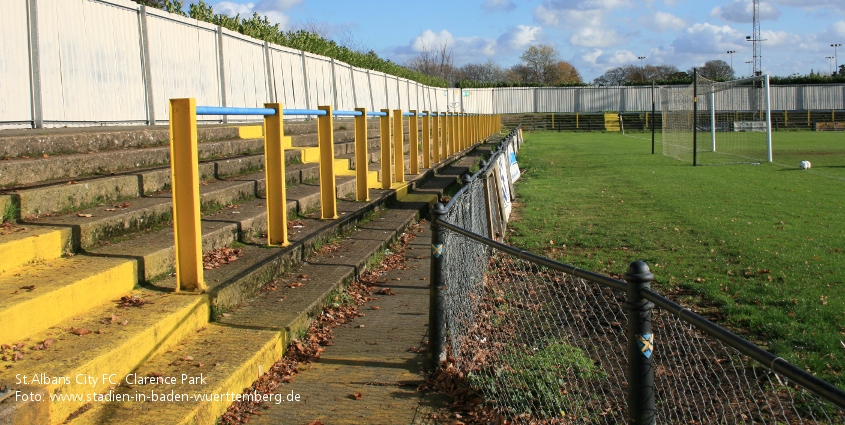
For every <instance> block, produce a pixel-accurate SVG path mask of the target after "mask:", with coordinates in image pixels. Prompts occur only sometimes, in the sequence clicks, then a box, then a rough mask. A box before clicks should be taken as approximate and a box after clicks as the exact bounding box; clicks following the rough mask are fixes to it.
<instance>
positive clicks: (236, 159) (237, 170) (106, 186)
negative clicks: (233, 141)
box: [0, 142, 377, 217]
mask: <svg viewBox="0 0 845 425" xmlns="http://www.w3.org/2000/svg"><path fill="white" fill-rule="evenodd" d="M371 145H373V142H371ZM374 146H377V144H375V145H374ZM262 147H263V145H262ZM350 149H351V150H352V152H354V143H351V142H349V143H340V144H338V145H337V149H336V151H342V152H346V151H348V150H350ZM306 152H307V153H309V154H310V156H309V157H308V161H309V162H316V161H317V160H318V158H319V152H318V149H317V148H292V149H288V150H286V152H285V159H286V162H287V163H288V165H287V167H286V168H288V170H287V171H288V182H290V183H299V182H302V181H304V180H308V179H309V178H312V177H313V174H314V173H313V172H312V173H308V174H307V175H302V176H300V178H297V174H296V172H295V170H296V169H298V168H301V166H302V165H303V164H297V163H295V162H303V160H304V159H305V153H306ZM136 153H137V152H136ZM167 155H168V157H169V151H168V152H167ZM344 155H346V154H345V153H344ZM48 160H53V161H61V158H48ZM0 165H2V164H0ZM33 165H35V164H33ZM342 167H348V165H342ZM263 168H264V155H263V154H251V155H236V156H230V157H227V158H223V159H218V160H205V161H203V162H200V164H199V173H200V178H201V179H212V178H225V177H230V176H237V175H241V174H244V173H245V172H250V171H257V170H261V169H263ZM305 168H307V167H305ZM342 169H345V168H342ZM170 174H171V170H170V167H169V166H159V167H152V168H146V169H140V170H136V171H129V172H125V173H121V174H117V175H109V176H102V177H88V178H80V179H78V181H72V182H68V181H65V180H62V181H60V182H56V183H54V184H41V185H39V186H36V187H31V188H21V189H18V190H14V191H8V192H7V194H6V195H3V194H0V198H4V197H6V198H14V199H15V203H16V205H18V206H19V215H20V217H28V216H31V215H38V214H51V213H57V212H67V211H73V210H76V209H79V208H80V207H82V206H85V205H92V204H98V203H103V202H109V201H117V200H124V199H131V198H134V197H137V196H139V195H140V194H151V193H155V192H158V191H161V190H165V189H167V188H169V187H170ZM7 202H12V201H11V199H9V200H8V201H7Z"/></svg>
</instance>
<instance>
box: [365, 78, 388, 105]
mask: <svg viewBox="0 0 845 425" xmlns="http://www.w3.org/2000/svg"><path fill="white" fill-rule="evenodd" d="M370 91H371V92H372V96H373V110H374V111H380V110H382V109H390V106H389V104H388V101H387V76H386V75H385V74H383V73H381V72H376V71H370Z"/></svg>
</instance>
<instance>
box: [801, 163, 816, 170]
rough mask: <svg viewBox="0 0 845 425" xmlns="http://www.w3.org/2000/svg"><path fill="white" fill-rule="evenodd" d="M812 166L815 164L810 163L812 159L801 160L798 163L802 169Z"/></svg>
mask: <svg viewBox="0 0 845 425" xmlns="http://www.w3.org/2000/svg"><path fill="white" fill-rule="evenodd" d="M812 166H813V164H810V161H801V162H799V163H798V168H800V169H802V170H807V169H809V168H810V167H812Z"/></svg>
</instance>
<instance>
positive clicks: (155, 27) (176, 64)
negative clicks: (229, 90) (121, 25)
mask: <svg viewBox="0 0 845 425" xmlns="http://www.w3.org/2000/svg"><path fill="white" fill-rule="evenodd" d="M147 38H148V40H149V45H150V57H149V63H150V75H151V81H150V85H151V88H152V92H153V105H154V109H155V117H156V121H157V122H167V121H168V119H169V118H168V115H169V113H170V99H175V98H186V97H193V98H196V100H197V105H204V106H221V105H222V103H221V93H220V72H219V71H220V65H219V60H218V47H217V33H216V27H214V26H213V25H211V24H206V23H203V22H197V21H196V20H195V19H188V18H182V17H177V16H174V15H172V14H170V13H167V12H163V11H159V10H154V9H151V8H147ZM175 40H179V42H178V44H177V42H176V41H175ZM202 119H209V120H210V119H214V120H217V119H220V118H219V117H215V116H205V117H202Z"/></svg>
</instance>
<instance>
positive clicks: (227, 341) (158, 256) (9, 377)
mask: <svg viewBox="0 0 845 425" xmlns="http://www.w3.org/2000/svg"><path fill="white" fill-rule="evenodd" d="M450 162H451V161H450ZM440 166H441V167H443V166H444V164H441V165H440ZM447 170H451V167H449V168H448V169H447ZM300 172H301V170H300ZM430 176H433V172H427V173H424V174H421V175H418V176H407V177H406V178H407V179H409V180H411V179H417V180H420V179H423V178H426V177H430ZM445 176H446V175H444V177H443V178H445V179H447V180H451V181H454V178H455V176H449V177H445ZM261 179H263V173H262V174H260V176H259V175H250V176H243V177H241V178H240V179H239V180H232V181H218V182H213V183H209V184H208V185H207V186H202V187H201V192H202V194H203V195H202V196H203V202H205V203H211V202H219V203H220V204H221V205H226V204H225V203H224V202H226V198H228V199H234V198H237V197H238V196H239V195H238V194H239V193H243V190H245V189H243V188H242V187H240V186H241V184H245V185H246V186H248V187H250V188H251V189H252V193H260V191H261V190H262V188H263V186H262V184H261V182H260V181H259V180H261ZM338 182H339V183H338V188H339V189H340V190H339V193H341V192H343V190H346V189H342V188H343V187H348V188H349V190H350V191H351V188H353V187H354V186H352V185H353V184H354V180H353V179H351V178H349V177H341V178H339V179H338ZM413 184H414V183H413V182H412V183H411V184H410V186H406V187H403V188H402V190H401V191H400V192H403V193H405V192H407V190H408V187H411V186H413ZM226 194H228V195H226ZM395 194H396V192H394V191H393V190H372V191H371V197H372V198H373V201H371V202H369V203H358V202H348V201H343V200H340V201H339V202H338V214H339V216H340V218H339V219H338V220H334V221H331V220H319V219H316V218H308V217H304V218H300V219H299V220H301V224H298V225H296V226H294V227H293V228H292V229H290V230H291V231H290V240H291V242H292V244H291V246H289V247H286V248H272V247H271V248H267V247H262V246H256V245H247V246H244V247H242V248H241V249H242V254H241V257H240V258H239V259H238V261H235V262H233V263H230V264H228V265H225V266H222V267H220V268H218V269H213V270H206V271H205V280H206V282H207V284H208V285H209V290H208V292H206V293H205V294H201V295H178V294H173V293H172V292H171V291H172V288H174V287H175V281H174V279H173V278H172V277H165V278H163V279H156V280H152V281H150V280H151V276H154V275H160V274H162V273H163V272H162V270H163V271H164V273H166V272H167V271H168V270H169V267H172V263H170V262H169V261H172V255H171V254H170V253H169V252H171V251H172V241H173V239H172V230H170V229H164V230H159V231H150V232H148V233H145V234H140V235H136V236H135V237H132V238H130V239H127V240H124V241H122V242H116V243H112V244H111V245H108V246H106V245H103V246H101V247H99V248H97V249H93V250H91V252H89V253H87V254H84V255H76V256H74V257H71V258H59V259H54V260H45V261H44V262H43V263H39V264H34V265H32V266H24V267H16V268H15V270H11V271H10V272H8V273H7V274H6V275H4V277H5V276H8V275H9V274H11V275H12V280H10V281H9V288H10V289H11V288H12V287H14V286H15V285H18V283H17V282H18V281H16V280H14V279H22V278H24V277H25V276H34V275H36V274H37V275H38V276H39V278H41V275H42V274H44V275H45V276H46V274H47V273H48V272H58V271H60V270H77V269H79V268H80V267H79V265H81V264H82V262H92V263H95V262H96V265H95V267H92V269H93V270H109V265H110V264H112V262H113V263H114V264H117V265H119V266H121V267H123V268H121V273H122V274H121V275H120V276H114V277H113V278H109V279H105V281H104V282H101V283H100V284H92V285H91V286H90V287H86V286H85V284H84V283H79V282H80V281H84V279H79V278H76V277H74V276H71V277H70V278H68V276H67V275H68V274H69V273H57V274H56V275H55V276H53V277H52V279H50V278H49V277H44V279H45V280H44V281H43V282H42V281H39V282H38V283H36V284H35V287H34V288H32V292H25V293H24V291H20V292H19V293H18V294H16V295H17V296H20V297H22V298H21V299H20V300H22V301H26V300H28V299H30V298H26V297H31V298H39V297H41V296H42V295H41V293H42V291H41V290H43V293H44V294H48V293H61V291H73V290H77V289H79V288H87V290H86V293H85V295H86V296H88V293H91V292H102V294H98V295H97V297H99V298H100V299H103V300H102V301H100V304H99V305H94V306H89V305H87V304H82V305H77V304H76V303H75V302H74V300H75V299H74V298H72V297H69V296H68V295H63V296H60V297H59V301H54V302H62V303H64V305H63V306H62V307H63V308H64V307H67V308H66V309H64V310H63V313H62V314H61V315H54V316H52V319H51V320H52V321H54V322H56V323H54V324H53V325H54V326H55V327H53V328H45V326H50V325H45V324H44V323H41V324H39V325H37V326H36V325H31V326H30V328H29V329H28V330H27V331H25V332H19V334H24V333H25V334H27V335H23V336H20V338H25V339H24V340H23V341H20V342H22V343H23V344H24V345H25V346H26V348H25V349H24V350H22V351H23V353H24V357H23V359H19V360H20V363H17V362H16V363H6V366H7V367H6V368H3V369H0V387H3V386H4V385H8V386H9V387H11V388H14V389H16V390H18V389H23V390H26V391H30V390H31V391H33V392H36V393H44V394H46V393H52V394H71V393H76V394H92V395H93V394H110V388H109V387H110V384H109V383H108V382H103V381H102V379H100V380H99V381H98V382H94V383H93V384H92V385H91V387H90V388H89V387H85V386H83V385H82V384H76V383H75V382H74V383H71V382H68V385H67V386H66V387H65V386H61V385H53V384H47V385H35V386H28V387H26V386H25V387H24V388H21V387H20V385H16V384H15V382H16V376H17V374H20V373H24V374H27V375H29V376H32V375H34V374H36V373H43V374H45V375H46V376H51V377H58V376H68V377H74V378H75V377H76V376H77V375H78V374H82V375H84V376H89V375H90V376H92V377H95V376H96V377H102V375H103V373H107V376H110V375H111V374H113V375H114V377H115V378H118V379H121V380H122V378H123V377H125V376H127V375H128V374H130V373H132V372H133V371H134V372H135V373H136V374H137V375H138V376H147V375H149V374H152V373H153V372H155V373H161V374H162V376H168V374H169V373H170V372H171V371H172V370H176V371H177V372H178V376H179V377H181V373H186V374H188V373H190V374H192V375H191V376H196V375H197V373H198V372H199V373H203V374H204V377H205V379H204V380H203V381H206V382H207V385H205V386H201V384H200V383H196V382H195V383H194V386H192V388H191V389H193V390H194V391H195V392H197V393H203V392H205V393H208V392H210V391H214V392H215V393H218V394H219V393H223V392H235V393H239V392H240V391H241V390H242V389H243V388H244V387H245V386H247V385H248V384H249V383H250V382H251V381H252V380H253V379H254V377H255V374H256V367H257V366H260V367H262V368H264V369H265V370H266V369H267V368H269V366H270V365H271V364H272V363H273V362H274V361H275V360H276V359H277V358H278V357H279V356H280V354H281V350H282V349H283V348H284V347H285V346H286V344H287V342H288V341H289V339H290V338H291V335H293V334H295V333H296V332H297V331H298V330H299V329H301V328H303V327H305V326H306V325H307V323H308V321H309V315H310V314H311V313H312V312H314V311H317V310H319V309H320V308H321V307H322V305H323V301H324V300H325V297H326V295H327V294H328V292H329V291H331V290H332V289H334V288H335V287H337V285H339V284H341V283H343V282H345V281H347V280H349V279H351V278H352V277H353V276H354V275H355V274H356V273H358V272H360V270H361V268H362V265H363V264H364V261H365V260H366V258H367V257H368V256H369V254H370V253H372V252H373V251H374V250H377V249H379V247H381V246H382V244H384V243H386V242H387V241H388V240H389V239H392V238H393V237H395V236H396V232H397V231H399V230H400V229H401V228H402V227H403V226H405V225H407V222H408V221H409V220H410V218H412V217H413V215H414V214H413V213H412V214H410V215H408V211H405V212H404V213H399V212H398V211H394V210H388V211H387V212H385V213H384V215H383V216H382V217H380V218H378V219H376V220H372V221H369V222H368V223H366V224H365V225H363V226H361V227H362V228H366V229H369V230H365V231H364V230H362V231H361V232H356V233H354V234H353V236H352V238H351V239H350V240H353V241H354V242H349V241H345V242H344V243H343V244H342V247H341V249H339V250H337V251H335V252H333V253H331V254H329V257H326V258H323V259H322V260H321V259H316V258H315V259H310V260H309V263H308V264H305V265H304V267H313V268H314V270H313V271H309V272H308V273H309V275H310V276H321V275H323V274H325V277H326V278H328V280H331V281H332V282H328V283H326V284H318V282H316V280H314V281H311V282H309V283H308V284H306V286H305V287H302V288H296V289H292V288H283V289H282V292H285V291H288V292H289V293H290V296H289V297H288V298H285V302H283V303H276V300H277V298H272V299H264V300H263V302H265V303H266V304H261V303H260V302H258V303H250V302H248V300H250V299H252V298H253V297H254V296H255V295H256V294H258V293H259V291H260V289H261V288H262V287H263V286H264V285H265V284H266V283H267V282H268V281H269V280H270V279H272V278H273V277H275V276H277V275H279V274H280V273H282V272H283V271H285V270H288V269H290V267H292V266H296V265H299V264H302V261H303V260H305V259H307V258H309V255H310V253H311V252H312V251H313V250H314V249H315V248H316V247H317V244H318V243H319V241H322V240H325V239H326V238H327V237H328V236H329V235H331V234H333V233H336V232H338V231H341V230H344V229H350V228H351V226H353V225H354V224H355V223H356V222H358V221H359V220H361V219H362V218H364V217H365V214H367V212H368V211H372V210H374V209H376V208H378V207H379V205H382V204H383V203H384V202H386V200H387V199H389V198H391V197H393V196H395ZM160 195H161V196H160V197H159V198H156V197H145V198H138V199H136V200H134V201H132V202H130V206H129V207H127V208H124V209H118V211H108V212H107V211H104V207H99V211H97V212H96V214H95V215H94V216H93V217H90V218H85V217H78V216H76V215H71V216H65V217H46V218H44V219H41V220H40V222H43V223H46V222H49V221H50V220H54V221H55V222H56V223H55V224H57V225H61V226H64V227H71V228H74V233H75V235H76V236H75V237H76V238H82V237H84V235H85V234H86V233H87V232H96V229H84V228H83V226H82V223H85V222H86V221H91V220H94V219H95V218H98V217H99V216H100V215H103V214H105V213H115V216H122V218H121V219H117V218H115V219H114V222H113V224H114V227H115V228H117V227H119V225H120V223H121V220H126V221H123V223H124V225H128V226H129V227H132V226H134V224H132V220H131V219H129V217H131V216H136V217H137V216H138V214H137V212H136V211H130V210H133V209H134V208H135V204H139V203H141V202H142V201H145V200H150V202H162V203H164V204H166V205H168V207H169V200H170V197H169V194H164V193H163V194H160ZM312 198H318V188H317V187H316V186H312V185H308V184H302V185H297V186H291V187H290V188H289V190H288V199H289V203H288V207H289V208H291V207H292V205H293V203H295V204H296V207H297V210H298V212H299V213H300V214H304V215H306V216H311V215H310V211H309V207H308V205H309V202H312V201H311V199H312ZM312 205H313V207H310V209H311V210H313V209H316V207H317V206H318V205H319V204H318V203H317V201H316V200H315V201H313V204H312ZM415 205H416V206H415V207H413V208H417V209H419V208H421V207H422V206H423V205H425V202H423V203H417V204H415ZM138 208H139V209H140V210H143V209H145V208H146V209H153V208H154V206H153V205H152V204H151V205H146V206H144V205H139V206H138ZM94 210H96V209H93V210H92V211H94ZM92 214H94V213H93V212H92ZM133 214H134V215H133ZM264 214H265V210H264V205H263V200H261V199H251V200H246V201H244V202H241V203H240V204H239V205H230V207H227V208H223V209H219V210H217V211H215V212H213V213H210V214H207V215H205V216H204V217H203V223H202V226H203V242H204V244H205V246H206V247H218V246H223V245H226V244H228V243H231V242H230V241H235V240H238V239H241V240H242V241H244V240H247V239H248V238H247V237H246V236H247V235H251V237H252V238H255V239H260V233H261V231H262V226H264V222H265V221H266V219H265V217H264ZM390 214H396V217H398V218H395V219H392V220H391V219H389V216H390ZM141 216H142V215H141ZM402 217H405V218H402ZM403 220H404V222H403ZM60 221H64V223H60ZM136 221H137V220H136ZM43 223H42V224H43ZM126 223H129V224H126ZM26 226H30V227H36V226H35V225H29V224H27V225H26ZM300 226H301V227H300ZM50 227H51V228H55V227H56V226H50ZM65 232H66V231H65ZM364 232H366V234H365V233H364ZM356 235H357V236H356ZM60 240H61V239H60ZM30 242H31V241H30ZM259 243H263V242H259ZM168 250H171V251H168ZM73 261H79V262H80V263H73ZM59 263H63V264H62V266H61V267H59V266H58V265H57V264H59ZM123 264H129V265H131V266H132V267H127V266H123ZM74 265H76V266H77V269H74V268H73V266H74ZM27 267H30V268H27ZM147 267H149V268H150V270H146V269H147ZM124 268H125V269H126V270H124ZM130 269H131V270H130ZM154 269H155V270H157V271H153V270H154ZM306 270H310V269H306ZM324 272H325V273H324ZM92 273H93V272H92ZM14 274H20V275H19V276H14ZM145 280H146V281H147V282H146V283H144V284H143V286H142V287H135V282H138V281H145ZM62 282H65V283H64V284H62ZM51 285H52V286H51ZM23 286H28V285H21V287H23ZM104 286H109V288H107V290H103V289H106V288H104ZM65 287H67V288H70V289H63V288H65ZM133 287H135V289H134V290H133ZM0 289H5V287H3V288H0ZM28 290H29V289H25V291H28ZM297 290H301V291H299V292H295V291H297ZM12 292H14V291H12ZM36 292H38V294H36ZM33 294H35V295H33ZM129 294H132V295H136V296H138V297H142V298H143V299H147V300H151V301H152V302H153V303H152V304H145V305H144V306H142V307H140V308H129V309H119V308H118V307H117V306H116V302H117V301H118V299H119V298H120V296H121V295H129ZM265 298H266V297H265ZM45 299H46V298H45ZM288 301H289V302H288ZM271 302H272V303H275V304H270V303H271ZM268 304H269V305H272V306H273V307H274V308H273V309H270V308H267V306H268ZM37 308H38V310H30V311H39V312H40V311H42V308H41V307H37ZM280 309H281V310H280ZM21 316H23V317H26V316H32V314H31V313H28V314H26V315H21ZM62 317H64V318H62ZM212 319H217V320H219V323H214V322H209V321H210V320H212ZM229 319H232V321H231V322H229V321H228V320H229ZM272 320H275V322H272ZM261 323H265V324H268V325H272V326H273V327H272V328H270V329H264V328H256V327H255V326H256V325H260V324H261ZM4 324H5V321H4ZM241 324H248V325H251V326H253V327H243V326H241ZM203 327H204V328H205V330H203V331H201V332H197V331H198V330H200V329H202V328H203ZM71 328H73V329H80V328H84V329H88V330H92V331H96V330H99V331H100V332H99V333H96V332H95V333H89V334H84V335H76V334H74V333H72V331H71V330H70V329H71ZM37 329H40V330H37ZM9 337H10V338H11V337H12V336H11V335H10V336H9ZM11 339H13V340H14V339H15V338H11ZM48 339H52V340H53V341H51V344H49V347H44V345H48V344H42V345H40V346H39V345H38V344H41V343H43V342H44V341H46V340H48ZM0 342H3V343H6V342H7V341H4V339H3V338H0ZM8 342H9V343H17V342H19V341H8ZM208 353H211V354H208ZM187 356H190V359H189V357H187ZM215 356H222V358H221V359H213V358H212V357H215ZM206 357H208V358H206ZM195 361H196V362H195ZM199 363H202V365H199ZM8 366H11V367H8ZM174 368H182V369H174ZM181 371H184V372H181ZM177 372H174V373H177ZM45 375H42V376H45ZM212 377H213V378H212ZM116 380H117V379H116ZM74 385H76V386H74ZM148 388H150V387H147V386H141V388H139V387H138V386H135V388H134V389H133V388H128V387H125V386H120V387H117V388H115V389H114V391H115V392H116V393H121V392H122V391H138V392H141V391H146V390H147V389H148ZM175 388H176V387H169V386H168V388H166V389H167V390H168V391H169V390H171V389H174V390H175ZM9 400H10V399H7V400H6V401H4V402H2V403H0V417H9V418H12V420H15V421H18V422H20V423H60V422H62V421H64V420H65V419H66V418H67V417H68V416H67V415H68V414H70V413H71V412H74V411H76V410H77V409H79V408H80V407H82V406H83V405H84V404H85V402H86V401H85V400H78V401H64V402H56V403H49V402H44V403H24V402H11V401H9ZM226 405H228V403H227V402H222V403H207V402H204V403H190V405H185V404H182V405H178V406H172V405H170V404H168V403H156V404H155V405H154V406H153V405H149V404H147V405H146V406H140V409H141V410H134V411H132V412H129V413H127V412H128V411H129V410H128V409H133V408H139V406H137V405H133V404H131V403H124V402H120V403H101V402H96V403H93V408H91V409H90V410H89V411H87V412H82V411H80V412H81V415H80V416H79V417H78V418H77V419H76V420H75V422H73V423H107V422H108V423H110V422H118V418H124V417H125V418H126V420H127V421H130V423H132V422H131V421H136V422H137V423H150V419H151V418H153V416H152V415H154V414H155V415H159V414H169V415H171V416H169V417H168V416H162V417H161V418H160V420H159V419H158V416H156V418H157V419H154V420H152V422H154V423H178V422H185V421H193V422H196V421H197V420H203V419H205V418H210V419H209V420H208V421H204V422H206V423H213V422H214V420H215V418H216V417H217V416H219V414H221V413H222V410H221V409H223V410H225V408H226ZM151 407H152V408H151ZM186 408H188V410H186ZM168 409H169V410H170V411H168ZM186 412H187V416H184V415H183V416H180V415H181V414H182V413H186Z"/></svg>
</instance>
